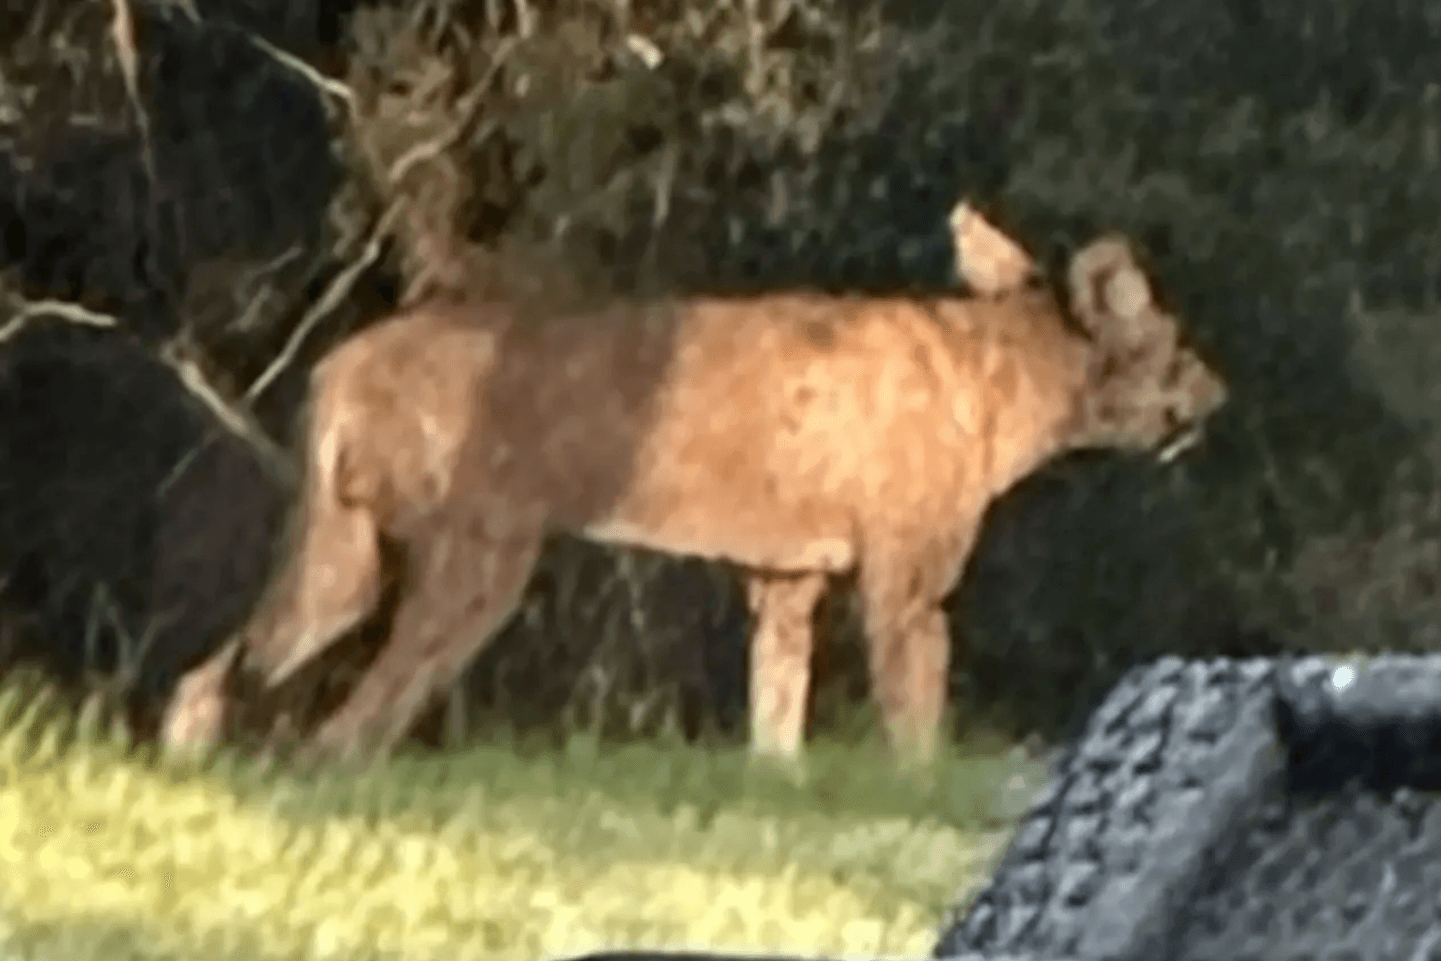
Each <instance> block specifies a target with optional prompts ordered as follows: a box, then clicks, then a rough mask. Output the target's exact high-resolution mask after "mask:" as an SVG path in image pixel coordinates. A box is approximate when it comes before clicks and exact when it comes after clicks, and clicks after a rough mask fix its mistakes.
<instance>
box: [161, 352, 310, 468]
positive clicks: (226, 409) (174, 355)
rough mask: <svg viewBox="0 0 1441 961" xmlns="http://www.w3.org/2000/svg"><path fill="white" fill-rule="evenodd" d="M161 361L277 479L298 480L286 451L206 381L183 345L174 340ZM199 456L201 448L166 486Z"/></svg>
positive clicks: (180, 465)
mask: <svg viewBox="0 0 1441 961" xmlns="http://www.w3.org/2000/svg"><path fill="white" fill-rule="evenodd" d="M160 359H161V360H162V361H164V362H165V363H166V365H168V366H169V367H170V369H171V370H173V371H175V373H176V376H178V377H179V378H180V383H181V385H182V386H183V387H184V388H185V389H186V390H188V391H189V392H190V393H191V395H193V396H194V397H195V398H196V399H198V400H199V401H200V402H201V403H203V404H204V405H205V406H206V407H207V408H209V409H210V412H211V413H212V414H214V415H215V418H216V419H217V420H219V421H220V423H221V424H222V425H224V427H225V429H226V430H228V431H230V432H231V433H232V434H234V435H235V436H237V437H239V438H240V439H241V440H244V441H245V442H247V443H248V444H249V445H250V446H251V448H252V449H253V450H254V451H255V452H256V454H257V455H258V456H259V457H260V459H261V462H262V463H264V464H265V466H266V467H267V468H268V469H270V470H271V471H272V472H273V473H274V475H275V476H276V477H278V478H280V479H282V480H284V481H287V482H289V481H292V480H293V479H294V475H295V470H294V466H293V465H292V464H291V460H290V455H289V454H288V453H287V452H286V451H285V449H284V448H283V447H281V446H280V445H279V444H277V443H276V442H275V441H274V440H272V439H271V438H270V437H269V436H268V435H267V434H266V433H265V431H263V430H261V429H260V427H259V425H258V424H256V423H255V422H254V417H253V416H251V415H250V413H249V412H248V411H246V410H242V409H238V408H237V407H235V406H233V405H231V404H229V403H227V402H226V400H225V399H224V398H223V397H221V396H220V392H219V391H218V390H216V389H215V387H214V386H212V385H211V383H210V381H209V380H207V379H206V377H205V374H204V372H203V371H202V370H201V369H200V365H199V364H198V363H196V361H195V359H194V358H193V357H189V356H186V354H185V351H184V348H183V347H182V346H181V345H180V344H179V342H177V341H175V340H171V341H169V342H168V343H166V345H165V346H164V347H163V348H162V349H161V351H160ZM201 446H203V444H202V445H201ZM195 453H198V448H197V450H196V451H192V452H191V454H188V455H187V456H186V457H184V458H182V459H181V461H180V463H179V464H178V465H177V467H176V469H175V470H174V471H172V472H171V477H170V478H168V479H167V480H166V481H165V484H163V485H162V487H163V486H168V485H169V484H171V483H173V482H174V480H175V477H176V476H178V475H179V473H181V472H182V471H183V469H184V467H186V466H188V463H189V461H190V460H191V459H192V458H193V456H194V454H195Z"/></svg>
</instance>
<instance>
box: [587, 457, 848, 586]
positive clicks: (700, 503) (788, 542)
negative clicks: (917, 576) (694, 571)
mask: <svg viewBox="0 0 1441 961" xmlns="http://www.w3.org/2000/svg"><path fill="white" fill-rule="evenodd" d="M638 480H640V481H641V482H640V483H638V484H637V485H635V486H634V487H633V488H632V489H631V490H630V491H628V492H627V494H626V496H624V497H623V498H622V499H621V500H620V501H619V502H618V503H617V504H616V505H615V506H614V509H613V510H612V511H610V512H609V513H608V514H607V515H606V516H604V517H603V518H599V519H597V520H596V521H594V522H592V523H590V524H588V525H586V527H585V529H584V531H583V532H582V533H584V534H585V535H586V536H588V537H592V538H594V539H596V540H603V541H609V542H612V543H623V544H630V545H634V546H638V547H647V548H650V549H652V550H658V551H664V552H666V553H671V554H679V555H690V556H696V557H705V558H709V559H712V560H723V561H729V562H731V563H735V564H740V565H743V566H746V567H755V568H761V569H766V570H781V571H797V572H801V571H814V570H823V571H826V572H828V573H842V572H844V571H848V570H850V569H851V568H852V567H854V566H855V563H856V544H855V536H854V524H853V522H852V520H851V515H850V511H848V510H846V509H845V508H844V507H843V506H842V505H841V504H839V503H837V502H834V501H831V500H830V499H826V498H821V497H796V496H793V495H792V496H786V495H784V494H782V493H780V492H778V491H776V490H775V488H774V486H773V485H769V484H765V483H746V482H744V480H745V479H743V478H737V477H734V476H731V477H725V476H714V477H710V478H706V479H703V480H702V479H694V480H693V481H692V482H691V483H689V484H685V485H678V484H674V483H660V484H657V483H647V482H645V479H644V478H638Z"/></svg>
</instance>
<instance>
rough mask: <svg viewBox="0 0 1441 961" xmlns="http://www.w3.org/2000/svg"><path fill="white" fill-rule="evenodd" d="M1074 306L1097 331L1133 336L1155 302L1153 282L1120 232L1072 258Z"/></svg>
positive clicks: (1093, 329)
mask: <svg viewBox="0 0 1441 961" xmlns="http://www.w3.org/2000/svg"><path fill="white" fill-rule="evenodd" d="M1069 279H1070V285H1071V306H1072V308H1073V309H1074V310H1075V312H1076V315H1077V317H1078V319H1080V320H1081V322H1082V323H1084V324H1086V326H1087V327H1089V328H1090V329H1091V331H1092V333H1094V334H1097V335H1102V334H1106V335H1113V336H1115V335H1119V336H1120V337H1122V338H1124V339H1127V340H1131V339H1134V338H1135V337H1136V336H1138V335H1139V334H1140V333H1141V332H1142V328H1141V321H1142V320H1144V319H1145V317H1146V315H1147V314H1148V312H1149V311H1150V310H1151V309H1152V307H1153V306H1154V303H1155V302H1154V299H1153V296H1152V293H1151V282H1150V281H1149V280H1148V279H1147V278H1146V273H1145V271H1144V270H1142V269H1141V266H1140V264H1138V263H1137V262H1136V257H1135V254H1134V253H1133V252H1132V250H1131V245H1130V244H1129V243H1128V242H1127V241H1126V240H1125V238H1123V237H1120V236H1115V235H1111V236H1105V237H1102V238H1100V239H1098V240H1094V241H1092V242H1091V243H1089V244H1087V245H1086V246H1085V247H1083V248H1082V249H1081V250H1080V251H1078V252H1077V254H1076V256H1075V258H1074V259H1072V260H1071V270H1070V277H1069Z"/></svg>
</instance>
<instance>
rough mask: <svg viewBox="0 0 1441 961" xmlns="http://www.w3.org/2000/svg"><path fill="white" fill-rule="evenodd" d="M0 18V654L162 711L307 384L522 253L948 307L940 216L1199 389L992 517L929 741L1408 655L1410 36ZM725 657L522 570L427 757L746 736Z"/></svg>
mask: <svg viewBox="0 0 1441 961" xmlns="http://www.w3.org/2000/svg"><path fill="white" fill-rule="evenodd" d="M0 11H3V12H0V38H3V39H0V236H3V240H4V250H3V256H0V268H3V274H0V280H3V287H0V293H3V295H4V298H5V299H4V301H3V305H0V331H7V334H6V335H4V339H3V341H0V577H3V583H4V585H5V589H4V593H3V598H4V604H5V608H4V615H3V618H4V631H3V632H0V639H3V640H4V641H5V643H6V644H7V645H9V647H10V649H11V653H10V657H11V659H12V660H13V659H17V658H29V657H35V656H40V657H42V658H44V659H45V660H46V661H47V662H48V664H49V665H50V667H51V669H53V670H55V671H57V672H59V673H60V674H61V675H62V676H64V677H66V678H67V679H68V680H72V681H86V680H87V679H89V678H91V677H92V675H93V676H97V677H99V676H104V677H109V678H111V680H110V681H109V682H108V683H110V684H112V685H115V684H125V685H128V687H129V689H130V690H131V691H132V695H131V697H130V700H131V702H132V704H133V705H134V706H136V709H137V710H139V711H140V713H141V714H144V713H145V710H144V709H145V708H146V707H147V706H149V707H153V706H154V705H155V704H156V703H158V701H159V699H160V698H162V697H163V696H164V693H165V692H166V690H167V689H168V686H169V685H170V684H172V683H173V681H174V678H175V676H176V675H177V673H178V672H179V671H181V670H183V669H184V668H185V667H187V666H189V665H190V664H193V663H194V662H195V661H196V660H197V659H198V658H199V657H201V656H202V655H203V653H204V652H205V651H206V650H209V649H211V648H213V646H214V645H215V644H216V643H218V641H219V640H220V638H221V637H223V636H224V634H225V632H226V631H228V630H231V629H233V628H234V627H235V626H236V625H237V623H238V622H239V620H240V619H241V618H243V616H244V613H245V610H246V609H247V607H248V605H249V604H251V603H252V602H253V600H254V597H255V594H256V592H257V591H258V590H259V588H260V586H261V584H262V580H263V574H264V571H265V569H266V565H267V563H268V561H269V556H270V552H271V545H272V542H273V539H274V537H275V535H276V532H277V530H278V524H279V522H280V519H281V517H282V515H283V510H284V505H285V503H286V502H287V497H288V495H287V493H286V491H287V487H286V485H287V483H288V480H287V477H288V476H289V475H287V473H286V470H287V468H286V462H285V458H284V451H285V449H286V448H287V447H288V445H289V444H290V442H291V425H292V423H293V419H294V414H295V412H296V410H297V405H298V404H299V403H300V400H301V396H302V392H303V388H304V382H305V381H304V376H305V370H306V368H307V366H308V365H309V364H310V363H312V362H313V361H314V359H315V358H316V356H317V355H318V354H319V352H320V351H322V350H323V349H324V348H325V347H327V346H329V345H331V344H333V343H335V342H336V341H337V340H338V339H339V338H341V337H343V336H344V335H345V334H347V333H348V332H350V331H353V330H355V329H357V328H358V327H359V326H361V325H363V324H364V323H367V322H369V321H371V320H374V319H376V318H377V317H379V316H381V315H382V314H383V313H384V311H385V310H386V309H387V308H388V307H390V306H392V305H394V303H396V302H397V300H398V299H399V298H402V297H405V296H410V295H414V294H416V293H419V292H422V291H424V290H426V289H429V288H433V287H435V286H444V285H445V284H447V283H454V282H456V281H457V280H458V279H460V278H465V279H466V280H467V281H468V282H476V278H478V277H484V278H486V279H488V280H493V281H494V282H495V283H496V284H498V285H500V286H501V288H502V289H504V290H506V291H508V292H511V293H512V294H513V295H514V296H516V297H517V300H518V301H519V299H520V298H523V297H526V296H537V295H541V293H540V292H543V291H544V290H547V289H549V286H550V285H549V284H548V283H545V282H539V281H537V280H536V277H548V276H550V275H548V274H545V273H532V272H531V270H530V268H529V267H526V266H524V265H527V264H541V263H558V264H563V265H565V268H566V270H567V271H568V272H569V276H571V277H573V278H575V279H577V280H578V281H579V282H580V286H581V287H583V288H587V289H591V288H593V289H605V290H621V291H625V290H654V289H664V290H678V291H699V290H713V291H715V290H724V291H739V290H766V289H774V288H782V287H791V286H796V285H807V286H818V287H825V288H832V289H850V290H873V291H883V290H899V289H910V290H937V289H944V288H949V287H952V286H953V285H954V280H953V276H952V263H953V260H952V253H951V249H950V242H949V237H948V235H947V232H946V214H947V213H948V211H949V210H950V208H951V205H952V204H953V203H954V202H955V201H956V200H957V199H959V198H960V197H962V196H965V197H968V198H969V199H970V200H971V201H972V202H973V203H974V204H975V205H976V206H978V207H979V208H980V209H981V210H983V211H984V212H985V213H986V214H987V215H988V216H989V217H991V218H992V219H993V220H994V221H995V222H997V223H998V224H999V225H1000V226H1001V227H1002V228H1003V229H1005V230H1007V231H1008V232H1010V233H1011V234H1012V235H1013V236H1016V237H1018V238H1019V239H1020V240H1021V241H1022V242H1023V243H1024V244H1025V245H1026V246H1027V247H1028V248H1030V249H1031V250H1032V251H1034V252H1035V253H1036V254H1037V255H1038V256H1039V257H1041V258H1043V259H1044V260H1045V261H1047V262H1048V263H1050V264H1052V265H1059V264H1061V263H1063V262H1064V260H1065V259H1066V257H1068V256H1069V254H1070V252H1071V251H1072V250H1074V249H1075V247H1076V246H1077V245H1078V244H1079V243H1082V242H1084V241H1085V240H1087V239H1088V238H1089V237H1090V236H1091V235H1093V234H1094V233H1096V232H1097V231H1099V230H1103V229H1109V228H1119V229H1122V230H1124V231H1126V232H1127V233H1129V234H1130V235H1131V236H1133V237H1134V238H1136V239H1137V240H1138V241H1139V242H1140V243H1141V244H1142V245H1143V246H1144V247H1145V248H1146V250H1147V252H1148V253H1149V255H1150V258H1151V260H1152V261H1153V263H1154V265H1155V271H1156V274H1157V281H1158V284H1159V286H1160V288H1161V289H1162V292H1163V293H1164V295H1165V297H1166V298H1167V299H1168V300H1169V302H1170V303H1171V304H1172V306H1173V307H1174V308H1175V309H1176V310H1177V311H1178V312H1180V313H1181V314H1182V315H1184V317H1185V318H1187V320H1188V321H1189V323H1190V324H1191V326H1192V327H1193V328H1194V330H1195V331H1196V334H1197V337H1198V340H1199V341H1200V342H1201V344H1202V345H1203V346H1204V348H1205V349H1206V350H1207V351H1208V352H1209V353H1210V354H1211V355H1212V356H1213V357H1214V358H1215V360H1216V362H1217V364H1218V365H1219V366H1220V367H1221V368H1222V369H1223V370H1224V371H1225V373H1226V374H1227V376H1228V377H1229V379H1230V380H1231V382H1232V386H1233V398H1234V400H1233V403H1232V404H1231V405H1230V407H1229V408H1228V409H1227V410H1226V411H1225V412H1224V413H1223V415H1222V416H1221V417H1220V418H1219V419H1218V420H1217V422H1216V423H1215V424H1214V427H1213V429H1212V431H1211V433H1210V435H1209V437H1208V439H1207V442H1206V444H1205V445H1204V446H1203V447H1202V448H1200V449H1198V450H1196V451H1195V452H1194V453H1193V454H1192V455H1190V457H1189V458H1188V459H1186V460H1185V461H1184V462H1183V463H1180V464H1178V465H1173V466H1171V467H1168V468H1161V467H1159V466H1157V465H1154V464H1152V463H1150V462H1148V461H1146V460H1145V459H1143V458H1123V457H1120V456H1116V455H1104V456H1100V455H1078V456H1075V457H1072V458H1069V459H1068V460H1066V461H1065V462H1062V463H1057V464H1055V465H1052V466H1051V467H1050V468H1048V469H1046V470H1044V471H1043V472H1041V473H1040V474H1038V475H1037V476H1035V477H1033V478H1032V479H1031V480H1029V481H1028V482H1026V483H1024V484H1023V485H1021V486H1020V487H1019V488H1018V489H1016V490H1015V491H1013V492H1012V493H1011V494H1010V495H1009V496H1007V497H1006V498H1004V499H1003V501H1001V502H1000V503H998V504H997V505H996V507H995V509H994V511H993V512H992V515H991V519H990V522H989V524H988V527H987V529H986V532H985V536H984V538H983V542H982V544H981V547H980V549H979V551H978V553H977V555H976V557H975V559H974V561H973V563H972V564H971V566H970V569H969V572H968V574H967V577H966V579H965V580H964V581H963V582H962V584H961V586H960V587H959V589H958V590H957V591H956V593H955V597H954V603H953V605H952V610H953V624H954V633H955V636H956V643H957V653H958V656H957V659H956V673H955V692H956V703H957V705H958V714H959V717H960V721H961V722H962V723H963V724H964V723H969V722H973V721H976V720H978V719H979V720H984V721H987V722H989V723H998V724H1001V725H1003V726H1006V727H1008V728H1010V729H1012V730H1014V731H1015V732H1017V733H1021V732H1026V731H1032V730H1035V731H1039V732H1042V733H1045V734H1054V733H1056V732H1058V731H1060V730H1062V729H1064V727H1065V725H1066V724H1067V723H1068V722H1070V721H1071V720H1073V719H1074V718H1075V717H1076V716H1077V712H1078V711H1080V710H1082V709H1084V708H1085V707H1086V706H1087V705H1088V704H1090V703H1092V701H1093V700H1094V698H1095V697H1096V696H1097V695H1098V694H1099V693H1100V691H1101V690H1103V689H1104V687H1105V686H1106V685H1107V684H1109V683H1110V682H1111V681H1113V680H1114V679H1115V678H1116V677H1117V675H1118V673H1119V672H1120V671H1122V670H1124V669H1125V668H1126V667H1127V666H1129V665H1131V664H1134V663H1136V662H1137V661H1138V660H1143V659H1148V658H1152V657H1155V656H1158V655H1161V654H1166V653H1179V654H1186V655H1215V654H1227V655H1237V654H1272V653H1277V652H1281V651H1300V650H1307V651H1352V650H1376V649H1381V648H1388V649H1421V648H1434V647H1437V646H1438V629H1441V607H1438V604H1437V596H1438V588H1441V530H1438V527H1437V524H1438V522H1441V501H1438V497H1437V494H1436V493H1435V482H1436V467H1437V465H1438V463H1441V415H1438V414H1437V413H1436V411H1437V410H1438V408H1437V405H1436V404H1435V398H1436V387H1437V386H1438V384H1441V367H1438V366H1437V365H1436V364H1435V363H1434V362H1433V357H1434V358H1435V359H1437V360H1441V338H1437V337H1436V336H1435V333H1434V331H1435V330H1436V323H1437V318H1438V304H1437V301H1438V296H1441V287H1438V270H1441V267H1438V265H1441V232H1438V231H1437V230H1436V229H1435V228H1436V225H1437V224H1438V222H1441V177H1438V173H1441V13H1438V8H1437V6H1436V5H1435V4H1427V3H1423V2H1420V0H1365V2H1362V0H1325V2H1319V3H1318V2H1314V0H1276V2H1273V3H1268V4H1264V5H1261V4H1252V3H1240V2H1223V3H1215V2H1201V0H1167V2H1164V3H1161V2H1147V0H1128V2H1119V3H1118V2H1113V0H1072V2H1067V3H1058V2H1055V0H1004V2H996V3H989V4H987V3H976V2H960V0H952V2H942V0H929V2H927V0H912V2H905V0H884V2H875V3H862V2H858V0H857V2H851V0H790V2H785V0H733V2H726V0H717V2H707V3H699V2H694V0H690V2H685V0H629V2H627V0H390V2H385V0H370V2H341V0H303V2H287V0H189V2H185V0H128V2H119V0H70V2H67V3H46V2H40V3H31V2H26V3H23V4H21V3H14V2H12V3H9V4H6V5H0ZM117 11H119V12H120V14H121V15H120V16H117ZM656 55H658V56H656ZM132 81H133V85H132V83H131V82H132ZM516 265H522V266H516ZM48 301H58V302H63V304H67V305H71V307H68V308H65V311H64V312H62V311H60V310H59V309H51V308H49V307H47V306H46V304H47V302H48ZM27 305H28V306H27ZM73 305H81V306H83V307H85V308H87V309H88V310H90V311H92V312H94V313H96V314H104V315H107V316H109V317H112V318H114V319H115V321H116V324H115V326H114V327H113V328H109V329H106V328H101V327H96V326H94V324H84V323H78V322H77V318H78V319H79V320H84V319H85V317H86V316H88V315H81V314H78V313H77V312H76V311H75V310H74V309H73ZM22 316H23V317H25V318H27V320H26V322H25V324H24V325H23V326H19V325H12V326H10V327H8V328H7V327H6V326H5V325H6V323H7V321H11V320H16V319H19V318H21V317H22ZM92 319H93V318H92ZM82 328H84V329H82ZM292 341H294V345H295V346H294V347H293V348H288V347H287V344H289V343H291V342H292ZM277 359H279V361H282V362H281V363H278V362H277ZM852 613H853V612H852V611H851V610H850V606H849V601H848V598H847V596H846V595H844V594H841V595H838V596H837V597H836V598H834V599H833V600H832V602H831V603H829V604H828V605H827V606H826V608H825V610H824V611H823V620H824V622H825V635H826V637H827V638H828V640H829V643H828V645H827V647H826V650H825V651H824V652H823V653H824V656H823V659H822V672H823V677H824V681H825V684H824V691H823V693H822V695H821V696H820V698H819V701H820V703H819V705H818V707H819V709H820V711H819V713H820V715H821V716H822V718H823V719H834V718H836V717H839V716H841V715H844V714H845V713H847V711H849V710H850V708H851V707H853V706H854V705H856V704H858V703H862V698H863V697H864V693H865V677H864V671H863V668H862V666H861V664H862V662H861V659H860V657H859V647H858V641H859V638H858V635H857V629H856V622H855V618H854V617H853V616H852ZM746 620H747V618H746V613H745V609H744V604H743V600H742V597H741V596H740V594H739V591H738V584H737V583H736V580H735V578H734V577H733V575H732V573H731V572H729V571H727V570H726V569H724V568H723V567H719V566H715V565H706V564H702V563H700V562H698V561H694V560H685V559H676V558H665V557H661V556H657V555H653V554H649V553H646V552H641V551H616V550H611V549H606V548H601V547H597V546H594V545H588V544H585V543H581V542H578V541H574V540H569V539H558V540H557V541H556V543H555V544H553V545H552V548H551V549H550V550H549V551H548V552H547V554H546V558H545V561H544V564H543V567H542V569H541V570H540V571H539V572H538V574H537V577H536V580H535V582H534V584H533V585H532V589H531V591H530V593H529V594H528V596H527V600H526V604H525V605H524V609H523V610H522V612H521V614H520V615H519V616H518V617H517V618H516V619H515V621H514V622H513V623H512V624H511V625H510V626H509V627H508V628H507V629H506V630H505V631H504V633H503V635H502V636H501V637H500V638H498V640H497V641H496V643H495V644H494V645H493V647H492V648H491V649H490V650H489V651H488V652H487V653H486V654H485V655H484V656H483V657H482V658H481V660H480V662H479V663H478V664H477V665H476V668H475V670H474V671H473V672H472V674H471V676H470V678H469V679H468V681H467V683H466V685H465V694H466V696H465V697H464V698H463V699H460V700H458V701H457V702H456V703H457V704H458V705H459V704H463V705H465V706H466V707H467V708H468V711H466V712H462V711H458V710H451V711H449V712H448V713H447V715H446V717H445V719H444V721H445V725H442V722H441V719H439V718H438V719H436V720H435V721H434V722H433V723H432V724H431V725H430V727H431V728H432V730H431V732H430V733H431V735H432V736H434V735H436V734H437V733H438V732H439V731H440V730H441V729H442V727H443V726H448V728H449V729H450V730H451V731H452V732H453V731H455V730H456V729H458V728H459V729H464V728H467V727H469V728H472V729H475V728H480V729H485V730H493V729H495V728H496V727H497V726H507V725H515V726H519V727H533V726H535V725H541V726H550V727H557V726H558V727H561V728H574V727H576V726H584V727H597V726H598V727H600V728H602V729H603V730H606V731H610V732H620V733H649V732H654V731H657V730H664V729H674V728H677V727H680V728H683V729H685V730H687V731H690V732H694V731H696V730H706V729H719V730H721V731H723V732H724V731H729V732H731V736H732V737H739V736H742V734H741V732H742V731H743V725H742V723H741V722H742V721H743V718H744V707H745V705H744V697H745V683H746V681H745V661H746V655H745V650H744V646H743V641H744V632H745V629H746V626H747V625H746ZM139 640H145V641H148V646H144V647H143V649H144V652H145V653H144V656H143V657H141V658H139V659H138V660H137V659H136V657H134V656H132V654H133V652H134V650H136V649H137V641H139ZM117 672H119V673H118V675H117ZM117 676H118V677H119V679H120V680H119V681H117V680H116V679H115V678H116V677H117ZM137 679H138V681H137Z"/></svg>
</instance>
